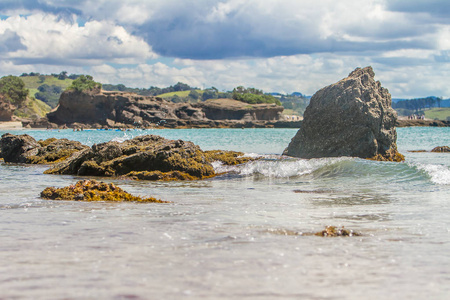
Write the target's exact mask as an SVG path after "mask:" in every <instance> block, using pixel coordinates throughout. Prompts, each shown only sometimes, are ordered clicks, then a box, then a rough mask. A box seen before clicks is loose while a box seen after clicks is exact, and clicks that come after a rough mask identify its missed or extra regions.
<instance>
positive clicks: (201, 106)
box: [47, 91, 283, 127]
mask: <svg viewBox="0 0 450 300" xmlns="http://www.w3.org/2000/svg"><path fill="white" fill-rule="evenodd" d="M282 111H283V107H282V106H276V105H273V104H257V105H249V104H247V103H243V102H240V101H236V100H232V99H215V100H209V101H206V102H203V103H195V104H189V103H173V102H170V101H166V100H164V99H162V98H159V97H145V96H140V95H137V94H132V93H124V92H108V91H97V92H78V91H65V92H64V93H63V94H62V95H61V97H60V100H59V104H58V106H57V107H56V108H55V109H54V110H53V111H52V112H50V113H49V114H47V118H48V121H49V122H51V123H56V124H58V125H62V124H73V123H83V124H91V125H92V124H99V125H102V126H109V127H126V126H144V127H148V126H151V125H152V124H153V125H161V126H166V127H177V126H178V127H180V126H192V125H196V126H210V125H217V124H215V123H214V122H215V121H220V120H232V121H242V122H249V121H276V120H279V119H280V118H281V112H282Z"/></svg>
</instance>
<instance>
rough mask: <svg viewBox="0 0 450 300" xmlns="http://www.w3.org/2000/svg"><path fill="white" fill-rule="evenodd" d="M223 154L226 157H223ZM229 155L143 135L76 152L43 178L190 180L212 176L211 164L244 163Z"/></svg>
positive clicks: (180, 141)
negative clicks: (83, 177)
mask: <svg viewBox="0 0 450 300" xmlns="http://www.w3.org/2000/svg"><path fill="white" fill-rule="evenodd" d="M224 152H227V153H229V154H230V155H228V156H227V155H225V157H224V156H223V155H224ZM235 154H236V153H234V152H232V151H222V152H214V151H212V152H208V151H206V152H204V151H202V150H201V149H200V147H199V146H197V145H195V144H193V143H192V142H186V141H182V140H168V139H165V138H163V137H160V136H156V135H143V136H138V137H135V138H133V139H131V140H127V141H125V142H123V143H119V142H114V141H111V142H107V143H102V144H97V145H93V146H92V148H90V149H86V150H83V151H80V152H79V153H77V154H75V155H73V156H72V157H71V158H69V159H68V160H66V161H63V162H62V163H59V164H56V165H55V166H54V167H53V168H51V169H49V170H47V171H45V173H46V174H74V175H84V176H87V175H88V176H126V177H130V178H134V179H146V180H193V179H203V178H207V177H211V176H214V175H216V174H215V171H214V168H213V166H212V164H211V162H212V161H214V160H221V161H224V162H226V163H227V164H230V162H227V161H226V160H229V159H231V160H233V159H234V161H239V162H240V163H242V162H244V161H243V160H242V159H241V158H240V157H239V156H240V155H241V154H242V153H238V154H239V155H235Z"/></svg>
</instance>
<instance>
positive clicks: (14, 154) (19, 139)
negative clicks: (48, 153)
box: [0, 133, 41, 163]
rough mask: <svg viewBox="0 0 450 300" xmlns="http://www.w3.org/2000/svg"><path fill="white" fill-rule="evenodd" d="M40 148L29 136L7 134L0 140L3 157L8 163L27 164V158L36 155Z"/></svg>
mask: <svg viewBox="0 0 450 300" xmlns="http://www.w3.org/2000/svg"><path fill="white" fill-rule="evenodd" d="M40 147H41V146H40V145H39V144H38V143H37V142H36V140H35V139H34V138H33V137H31V136H29V135H28V134H22V135H13V134H10V133H5V134H3V135H2V139H1V140H0V148H1V153H2V157H3V159H4V161H5V162H7V163H26V162H27V158H28V157H30V156H34V155H36V154H37V153H38V152H39V148H40Z"/></svg>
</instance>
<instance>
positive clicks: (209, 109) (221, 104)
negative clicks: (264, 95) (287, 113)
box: [200, 99, 284, 121]
mask: <svg viewBox="0 0 450 300" xmlns="http://www.w3.org/2000/svg"><path fill="white" fill-rule="evenodd" d="M200 107H202V109H203V111H204V112H205V115H206V117H207V118H208V119H211V120H244V121H258V120H266V121H276V120H280V119H281V118H282V116H281V113H282V112H283V109H284V108H283V107H282V106H279V105H276V104H248V103H244V102H242V101H237V100H233V99H211V100H207V101H205V102H203V103H200Z"/></svg>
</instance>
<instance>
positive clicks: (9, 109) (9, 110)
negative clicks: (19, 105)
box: [0, 95, 16, 121]
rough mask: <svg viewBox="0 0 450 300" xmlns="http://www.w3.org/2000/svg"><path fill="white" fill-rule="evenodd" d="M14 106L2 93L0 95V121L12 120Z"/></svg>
mask: <svg viewBox="0 0 450 300" xmlns="http://www.w3.org/2000/svg"><path fill="white" fill-rule="evenodd" d="M15 109H16V107H14V105H12V104H11V103H9V101H7V100H6V99H5V97H4V96H3V95H0V121H12V116H13V114H14V110H15Z"/></svg>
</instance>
